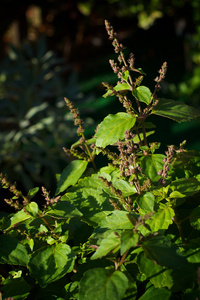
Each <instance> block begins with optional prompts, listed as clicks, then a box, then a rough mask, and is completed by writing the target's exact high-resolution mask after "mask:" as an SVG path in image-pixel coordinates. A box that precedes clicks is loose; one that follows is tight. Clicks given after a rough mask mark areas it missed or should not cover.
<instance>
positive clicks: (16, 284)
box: [3, 278, 31, 300]
mask: <svg viewBox="0 0 200 300" xmlns="http://www.w3.org/2000/svg"><path fill="white" fill-rule="evenodd" d="M30 289H31V286H30V285H29V284H28V283H27V282H26V281H25V280H24V278H14V279H13V278H12V279H6V280H5V281H4V283H3V299H8V298H9V299H11V298H12V299H18V300H23V299H27V296H28V295H29V291H30Z"/></svg>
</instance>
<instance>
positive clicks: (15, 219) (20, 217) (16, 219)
mask: <svg viewBox="0 0 200 300" xmlns="http://www.w3.org/2000/svg"><path fill="white" fill-rule="evenodd" d="M28 219H31V216H29V215H27V213H25V211H24V210H23V209H22V210H20V211H18V212H17V213H16V214H14V215H13V216H12V217H11V219H10V224H9V227H8V228H7V230H8V229H9V228H11V227H12V226H15V224H16V225H17V224H20V223H22V222H23V221H26V220H28Z"/></svg>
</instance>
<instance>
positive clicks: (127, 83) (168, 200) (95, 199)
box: [0, 21, 200, 300]
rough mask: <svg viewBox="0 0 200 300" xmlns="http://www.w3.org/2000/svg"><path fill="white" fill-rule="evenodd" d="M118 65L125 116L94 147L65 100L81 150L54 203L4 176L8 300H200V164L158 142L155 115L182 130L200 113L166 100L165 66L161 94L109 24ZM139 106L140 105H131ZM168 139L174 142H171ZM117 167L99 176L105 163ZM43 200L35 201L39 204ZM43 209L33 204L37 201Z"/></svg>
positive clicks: (107, 122) (104, 125) (108, 122)
mask: <svg viewBox="0 0 200 300" xmlns="http://www.w3.org/2000/svg"><path fill="white" fill-rule="evenodd" d="M106 29H107V32H108V34H109V38H110V39H111V40H112V43H113V46H114V49H115V52H116V53H117V54H118V63H116V62H114V61H113V60H110V64H111V67H112V69H113V71H114V73H116V74H117V75H118V79H119V81H118V82H117V84H116V85H115V86H112V85H110V84H108V83H106V82H104V83H103V85H104V86H105V87H106V93H105V94H104V97H108V96H116V97H117V98H118V99H119V101H120V102H121V103H122V105H123V107H124V111H123V112H118V113H116V114H114V115H113V114H109V115H108V116H107V117H105V119H104V120H103V121H102V122H101V123H100V124H99V126H98V127H97V130H96V132H95V135H94V137H93V138H91V139H89V140H86V138H85V135H84V126H83V121H82V120H81V119H80V114H79V112H78V109H76V108H74V106H73V104H72V102H71V101H70V100H68V99H66V98H65V102H66V104H67V106H68V108H69V110H70V112H71V113H72V115H73V118H74V124H75V126H77V127H78V129H77V134H78V136H79V137H80V138H79V140H78V141H77V142H76V143H74V144H73V145H72V146H71V148H70V149H65V152H66V153H67V154H69V155H71V156H73V157H75V158H76V159H75V160H72V161H71V162H70V163H69V165H67V167H66V168H65V169H64V170H63V172H62V173H61V174H60V175H59V176H57V179H58V183H57V190H56V193H55V195H54V196H53V197H51V196H50V195H49V192H48V191H47V190H46V189H45V188H42V194H43V196H44V199H45V201H46V204H45V205H44V206H43V207H41V205H39V204H38V203H37V192H38V189H37V188H35V189H32V190H30V191H29V193H28V195H27V196H24V195H23V194H22V193H21V192H20V191H19V190H18V189H17V187H16V185H12V184H11V183H10V182H9V181H8V179H7V178H6V177H5V176H3V175H1V182H2V185H3V187H4V188H6V189H8V190H9V191H10V192H12V193H13V197H12V198H11V199H10V200H6V202H7V203H9V204H10V205H11V206H13V207H14V208H15V209H16V210H17V212H16V213H13V214H6V213H2V215H1V223H0V224H1V225H0V226H1V227H0V228H1V232H2V234H1V236H0V254H1V255H0V263H1V264H2V266H1V270H2V275H1V279H2V295H3V299H6V298H8V297H13V298H14V299H48V300H49V299H60V300H61V299H79V300H86V299H87V300H89V299H96V300H98V299H99V300H101V299H105V300H107V299H124V300H125V299H127V300H128V299H140V300H146V299H155V298H156V297H157V298H158V299H198V297H199V296H200V292H199V285H200V279H199V276H200V268H199V263H200V239H199V229H200V200H199V195H200V154H199V153H198V152H195V151H192V150H191V151H188V150H186V149H185V141H184V142H183V143H181V144H180V145H179V146H174V145H170V146H168V147H167V150H166V152H165V154H163V153H161V152H160V151H159V147H160V143H159V142H152V143H149V142H148V137H149V136H150V135H153V133H154V131H155V126H154V124H153V123H152V122H150V121H147V118H148V120H149V119H150V117H151V116H152V115H157V116H161V117H165V118H169V119H172V120H174V121H176V122H185V121H190V120H191V119H193V118H195V117H199V116H200V113H199V112H198V111H197V110H196V109H194V108H192V107H189V106H188V105H186V104H184V103H181V102H178V101H174V100H169V99H163V98H158V96H157V94H158V91H159V90H160V88H161V82H162V81H163V79H164V77H165V73H166V70H167V64H166V63H164V64H163V66H162V67H161V69H160V70H159V75H158V77H156V79H155V89H154V91H153V92H151V91H150V89H149V88H148V87H146V86H144V85H142V81H143V78H144V76H145V73H144V72H143V70H142V69H140V68H135V65H134V56H133V54H130V56H129V58H128V59H127V60H126V59H125V56H124V53H123V49H124V47H123V45H121V44H119V42H118V39H117V35H116V34H115V33H114V31H113V28H112V26H111V25H110V24H109V23H108V22H107V21H106ZM130 99H132V100H130ZM163 134H164V133H163ZM103 156H105V157H106V158H107V161H108V163H107V164H106V165H105V166H103V167H101V168H99V169H98V168H97V166H96V163H95V162H96V158H97V157H100V158H102V157H103ZM33 197H34V198H33ZM32 199H33V200H32Z"/></svg>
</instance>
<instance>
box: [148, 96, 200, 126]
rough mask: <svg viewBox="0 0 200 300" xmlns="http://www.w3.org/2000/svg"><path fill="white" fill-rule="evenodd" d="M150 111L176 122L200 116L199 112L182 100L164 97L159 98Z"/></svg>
mask: <svg viewBox="0 0 200 300" xmlns="http://www.w3.org/2000/svg"><path fill="white" fill-rule="evenodd" d="M152 113H153V114H155V115H159V116H161V117H166V118H169V119H172V120H174V121H176V122H188V121H190V120H192V119H194V118H197V117H200V112H199V111H198V110H197V109H195V108H194V107H191V106H189V105H186V104H185V103H184V102H180V101H175V100H169V99H164V98H162V99H160V100H159V103H158V104H157V105H156V106H155V107H154V109H153V110H152Z"/></svg>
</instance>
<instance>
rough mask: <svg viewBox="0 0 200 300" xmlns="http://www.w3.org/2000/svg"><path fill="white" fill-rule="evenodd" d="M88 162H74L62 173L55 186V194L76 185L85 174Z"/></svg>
mask: <svg viewBox="0 0 200 300" xmlns="http://www.w3.org/2000/svg"><path fill="white" fill-rule="evenodd" d="M87 165H88V162H87V161H85V160H74V161H72V162H70V163H69V165H68V166H67V167H66V168H65V169H64V171H63V172H62V174H61V176H60V179H59V181H58V184H57V190H56V194H59V193H61V192H63V191H64V190H66V189H67V188H68V187H69V186H71V185H74V184H76V183H77V181H78V180H79V178H80V177H81V175H82V174H83V173H84V172H85V169H86V167H87Z"/></svg>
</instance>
